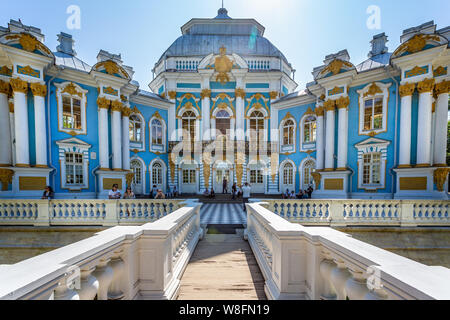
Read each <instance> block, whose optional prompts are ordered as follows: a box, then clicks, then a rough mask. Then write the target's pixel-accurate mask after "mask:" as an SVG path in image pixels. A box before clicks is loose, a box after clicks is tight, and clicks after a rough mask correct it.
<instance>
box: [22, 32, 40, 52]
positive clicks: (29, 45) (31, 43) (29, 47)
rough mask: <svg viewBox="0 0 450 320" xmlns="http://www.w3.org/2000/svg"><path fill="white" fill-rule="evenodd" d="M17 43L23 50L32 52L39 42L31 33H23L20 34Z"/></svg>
mask: <svg viewBox="0 0 450 320" xmlns="http://www.w3.org/2000/svg"><path fill="white" fill-rule="evenodd" d="M19 44H20V45H21V46H22V48H23V49H24V50H25V51H28V52H33V51H34V50H36V47H37V46H38V44H39V41H38V40H37V39H36V38H35V37H34V36H32V35H30V34H26V33H23V34H22V35H21V36H20V39H19Z"/></svg>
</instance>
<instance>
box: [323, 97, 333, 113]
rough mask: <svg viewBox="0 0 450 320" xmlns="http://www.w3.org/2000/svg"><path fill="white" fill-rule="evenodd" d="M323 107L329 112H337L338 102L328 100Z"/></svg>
mask: <svg viewBox="0 0 450 320" xmlns="http://www.w3.org/2000/svg"><path fill="white" fill-rule="evenodd" d="M323 107H324V108H325V110H327V112H328V111H335V110H336V101H334V100H327V101H325V102H324V103H323Z"/></svg>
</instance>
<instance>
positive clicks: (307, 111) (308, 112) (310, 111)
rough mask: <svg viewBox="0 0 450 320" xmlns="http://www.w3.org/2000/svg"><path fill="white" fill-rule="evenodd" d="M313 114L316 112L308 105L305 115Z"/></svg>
mask: <svg viewBox="0 0 450 320" xmlns="http://www.w3.org/2000/svg"><path fill="white" fill-rule="evenodd" d="M315 114H316V113H315V112H314V111H313V110H312V109H311V107H309V108H308V109H307V110H306V112H305V115H307V116H313V115H315Z"/></svg>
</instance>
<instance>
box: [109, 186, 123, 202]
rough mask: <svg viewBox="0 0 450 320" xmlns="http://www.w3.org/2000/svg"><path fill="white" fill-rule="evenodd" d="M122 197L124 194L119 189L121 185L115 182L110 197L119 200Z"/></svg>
mask: <svg viewBox="0 0 450 320" xmlns="http://www.w3.org/2000/svg"><path fill="white" fill-rule="evenodd" d="M121 197H122V194H121V193H120V191H119V185H118V184H115V185H113V187H112V190H110V191H109V199H110V200H118V199H120V198H121Z"/></svg>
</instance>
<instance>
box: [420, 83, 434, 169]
mask: <svg viewBox="0 0 450 320" xmlns="http://www.w3.org/2000/svg"><path fill="white" fill-rule="evenodd" d="M433 87H434V79H431V80H428V79H426V80H424V81H422V82H420V83H419V84H418V85H417V90H418V91H419V113H418V118H419V124H418V126H417V166H419V167H426V166H430V165H431V150H430V143H431V119H432V108H433V96H432V92H433Z"/></svg>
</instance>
